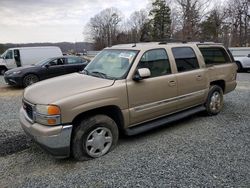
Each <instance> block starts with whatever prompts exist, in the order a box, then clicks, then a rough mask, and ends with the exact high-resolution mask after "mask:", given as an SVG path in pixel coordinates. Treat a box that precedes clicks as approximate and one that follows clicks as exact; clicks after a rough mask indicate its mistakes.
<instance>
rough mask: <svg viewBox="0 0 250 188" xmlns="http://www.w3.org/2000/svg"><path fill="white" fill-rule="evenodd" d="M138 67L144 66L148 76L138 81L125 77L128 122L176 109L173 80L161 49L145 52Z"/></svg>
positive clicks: (131, 122)
mask: <svg viewBox="0 0 250 188" xmlns="http://www.w3.org/2000/svg"><path fill="white" fill-rule="evenodd" d="M140 68H148V69H149V70H150V72H151V76H150V77H149V78H146V79H143V80H141V81H133V80H129V81H127V90H128V99H129V113H130V125H135V124H137V123H139V122H143V121H149V120H151V119H153V118H156V117H160V116H164V115H167V114H169V113H171V112H174V111H175V110H176V100H174V97H176V95H177V80H176V77H175V75H173V74H172V71H171V67H170V63H169V59H168V55H167V53H166V51H165V49H154V50H150V51H147V52H145V53H144V55H143V56H142V58H141V60H140V62H139V64H138V67H137V69H140Z"/></svg>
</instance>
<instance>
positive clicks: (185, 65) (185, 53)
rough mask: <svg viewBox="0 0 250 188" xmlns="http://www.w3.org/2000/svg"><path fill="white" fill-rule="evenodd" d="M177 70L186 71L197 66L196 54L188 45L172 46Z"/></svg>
mask: <svg viewBox="0 0 250 188" xmlns="http://www.w3.org/2000/svg"><path fill="white" fill-rule="evenodd" d="M172 52H173V55H174V58H175V63H176V66H177V70H178V72H186V71H191V70H195V69H198V68H199V63H198V60H197V58H196V55H195V53H194V51H193V49H192V48H190V47H177V48H172Z"/></svg>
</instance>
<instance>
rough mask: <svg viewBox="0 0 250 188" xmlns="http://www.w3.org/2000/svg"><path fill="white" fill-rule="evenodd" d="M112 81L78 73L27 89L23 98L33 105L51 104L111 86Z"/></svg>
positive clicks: (42, 82)
mask: <svg viewBox="0 0 250 188" xmlns="http://www.w3.org/2000/svg"><path fill="white" fill-rule="evenodd" d="M113 83H114V80H108V79H102V78H97V77H93V76H88V75H84V74H80V73H73V74H68V75H65V76H59V77H55V78H52V79H48V80H45V81H41V82H38V83H36V84H34V85H31V86H29V87H27V88H26V89H25V91H24V98H25V99H26V100H27V101H29V102H31V103H33V104H53V103H55V102H56V101H58V100H61V99H63V98H65V97H69V96H73V95H76V94H79V93H83V92H87V91H91V90H96V89H100V88H104V87H109V86H111V85H113Z"/></svg>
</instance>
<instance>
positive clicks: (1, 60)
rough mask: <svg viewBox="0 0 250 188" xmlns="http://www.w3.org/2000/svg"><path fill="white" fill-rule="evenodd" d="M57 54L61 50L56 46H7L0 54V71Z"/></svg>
mask: <svg viewBox="0 0 250 188" xmlns="http://www.w3.org/2000/svg"><path fill="white" fill-rule="evenodd" d="M58 56H62V51H61V49H60V48H59V47H56V46H43V47H20V48H9V49H8V50H6V51H5V52H4V53H3V54H2V55H1V56H0V73H1V74H4V72H5V71H7V70H9V69H12V68H16V67H21V66H26V65H31V64H35V63H37V62H39V61H42V60H44V59H48V58H52V57H58Z"/></svg>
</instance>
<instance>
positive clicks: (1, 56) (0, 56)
mask: <svg viewBox="0 0 250 188" xmlns="http://www.w3.org/2000/svg"><path fill="white" fill-rule="evenodd" d="M6 53H7V50H6V51H5V52H4V53H3V54H2V55H0V58H4V57H5V55H6Z"/></svg>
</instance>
